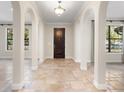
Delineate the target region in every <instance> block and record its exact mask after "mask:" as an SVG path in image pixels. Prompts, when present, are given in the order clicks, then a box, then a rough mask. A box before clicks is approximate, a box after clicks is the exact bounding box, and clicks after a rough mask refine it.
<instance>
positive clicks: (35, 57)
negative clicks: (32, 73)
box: [32, 22, 38, 70]
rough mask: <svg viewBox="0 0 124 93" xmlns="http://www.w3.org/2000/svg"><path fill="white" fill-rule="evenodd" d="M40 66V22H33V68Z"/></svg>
mask: <svg viewBox="0 0 124 93" xmlns="http://www.w3.org/2000/svg"><path fill="white" fill-rule="evenodd" d="M37 68H38V23H37V22H32V70H37Z"/></svg>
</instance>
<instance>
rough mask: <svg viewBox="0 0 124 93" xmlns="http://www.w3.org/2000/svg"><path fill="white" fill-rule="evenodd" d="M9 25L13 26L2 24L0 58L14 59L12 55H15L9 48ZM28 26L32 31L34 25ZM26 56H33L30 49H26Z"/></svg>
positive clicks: (0, 27) (0, 28)
mask: <svg viewBox="0 0 124 93" xmlns="http://www.w3.org/2000/svg"><path fill="white" fill-rule="evenodd" d="M7 27H12V26H8V25H3V26H1V25H0V59H12V55H13V54H12V51H11V50H7V30H6V28H7ZM26 28H28V29H29V30H30V31H29V33H30V32H31V29H32V27H31V26H29V25H26ZM29 36H30V37H31V33H30V34H29ZM29 40H30V39H29ZM29 43H30V41H29ZM29 47H30V46H29ZM25 58H31V51H30V50H26V51H25Z"/></svg>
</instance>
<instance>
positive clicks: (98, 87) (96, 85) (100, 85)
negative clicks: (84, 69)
mask: <svg viewBox="0 0 124 93" xmlns="http://www.w3.org/2000/svg"><path fill="white" fill-rule="evenodd" d="M93 84H94V86H95V87H96V88H97V89H101V90H106V89H107V85H106V84H105V83H104V84H99V83H98V82H96V81H95V80H94V81H93Z"/></svg>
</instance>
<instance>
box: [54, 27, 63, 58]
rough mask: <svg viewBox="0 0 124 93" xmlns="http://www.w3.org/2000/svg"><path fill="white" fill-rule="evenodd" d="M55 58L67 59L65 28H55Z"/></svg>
mask: <svg viewBox="0 0 124 93" xmlns="http://www.w3.org/2000/svg"><path fill="white" fill-rule="evenodd" d="M54 58H65V28H54Z"/></svg>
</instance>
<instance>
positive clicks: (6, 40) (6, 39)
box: [5, 25, 13, 52]
mask: <svg viewBox="0 0 124 93" xmlns="http://www.w3.org/2000/svg"><path fill="white" fill-rule="evenodd" d="M8 28H12V29H13V26H11V25H10V26H9V25H5V50H6V52H12V51H13V49H12V50H8V44H7V42H8V37H7V36H8V31H7V29H8ZM12 40H13V39H12ZM12 46H13V44H12Z"/></svg>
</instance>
